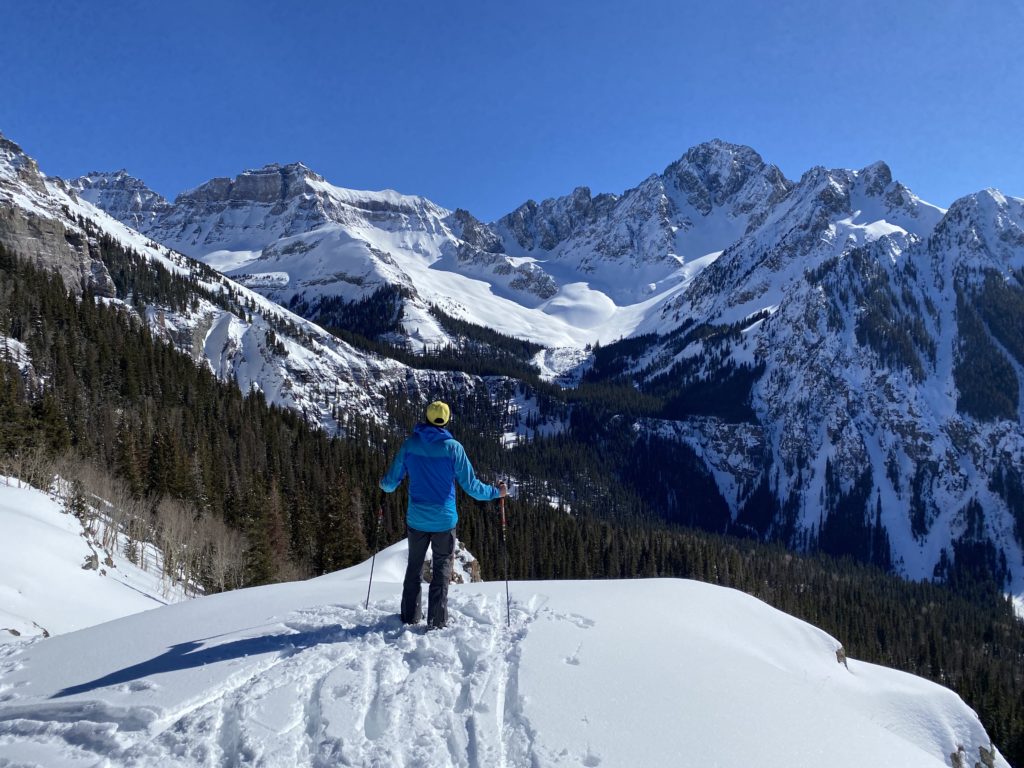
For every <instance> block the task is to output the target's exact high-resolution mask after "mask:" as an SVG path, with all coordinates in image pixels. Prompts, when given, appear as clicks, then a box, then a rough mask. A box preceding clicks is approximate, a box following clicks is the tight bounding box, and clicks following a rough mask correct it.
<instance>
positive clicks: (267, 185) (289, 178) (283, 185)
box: [175, 163, 324, 204]
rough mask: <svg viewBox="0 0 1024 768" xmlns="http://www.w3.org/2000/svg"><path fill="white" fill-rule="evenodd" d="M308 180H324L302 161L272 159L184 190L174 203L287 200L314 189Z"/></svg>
mask: <svg viewBox="0 0 1024 768" xmlns="http://www.w3.org/2000/svg"><path fill="white" fill-rule="evenodd" d="M310 181H317V182H323V181H324V179H323V177H322V176H320V175H319V174H316V173H314V172H313V171H311V170H310V169H309V168H308V167H307V166H305V165H303V164H302V163H288V164H287V165H281V164H278V163H271V164H269V165H265V166H263V167H262V168H257V169H254V170H248V171H245V172H243V173H240V174H238V175H237V176H235V178H233V179H230V178H227V177H219V178H215V179H211V180H210V181H208V182H206V183H205V184H201V185H200V186H198V187H196V188H195V189H193V190H191V191H189V192H183V193H182V194H181V195H179V196H178V198H177V199H176V200H175V203H176V204H180V203H189V202H195V203H224V202H230V203H234V204H245V203H258V204H274V203H286V202H288V201H290V200H291V199H293V198H295V197H297V196H299V195H303V194H309V193H311V192H313V191H314V190H313V188H312V187H311V186H310V185H309V182H310Z"/></svg>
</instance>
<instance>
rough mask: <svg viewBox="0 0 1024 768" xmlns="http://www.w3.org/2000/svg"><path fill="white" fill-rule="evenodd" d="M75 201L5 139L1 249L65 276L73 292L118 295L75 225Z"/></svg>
mask: <svg viewBox="0 0 1024 768" xmlns="http://www.w3.org/2000/svg"><path fill="white" fill-rule="evenodd" d="M72 205H74V201H73V200H72V199H71V198H70V197H69V196H68V194H67V193H66V192H65V190H64V188H63V186H62V185H60V184H59V183H51V182H49V181H48V180H47V179H46V177H44V176H43V175H42V174H41V173H40V172H39V166H38V165H36V162H35V160H33V159H32V158H30V157H28V155H26V154H25V153H24V152H22V150H21V148H20V147H19V146H18V145H17V144H15V143H14V142H13V141H10V140H9V139H6V138H4V136H3V135H0V244H2V245H3V246H4V247H6V248H7V249H9V250H11V251H13V252H15V253H19V254H21V255H22V256H23V257H24V258H28V259H31V260H32V261H33V262H35V263H36V264H39V265H41V266H44V267H46V268H48V269H52V270H54V271H55V272H58V273H60V275H61V277H62V278H63V279H64V283H65V284H66V285H67V286H68V288H69V289H70V290H73V291H76V292H81V291H82V290H84V289H86V288H89V289H91V290H93V291H94V292H95V293H96V294H98V295H100V296H112V295H113V290H114V288H113V282H112V281H111V279H110V275H109V274H108V273H107V271H106V269H105V268H104V267H103V264H102V263H101V262H99V260H98V259H97V258H96V257H95V253H94V252H93V251H92V250H91V249H90V243H89V241H88V239H87V238H85V237H84V236H83V234H82V232H81V230H80V229H78V228H77V227H76V226H75V225H74V224H73V223H72V222H71V221H70V220H69V218H70V213H69V212H70V208H69V206H72Z"/></svg>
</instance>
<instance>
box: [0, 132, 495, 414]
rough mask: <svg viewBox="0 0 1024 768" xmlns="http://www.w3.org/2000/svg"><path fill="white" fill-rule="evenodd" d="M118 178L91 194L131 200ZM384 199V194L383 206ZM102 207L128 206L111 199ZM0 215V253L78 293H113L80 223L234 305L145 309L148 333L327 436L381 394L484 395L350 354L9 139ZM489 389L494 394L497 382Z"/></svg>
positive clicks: (3, 152) (465, 381)
mask: <svg viewBox="0 0 1024 768" xmlns="http://www.w3.org/2000/svg"><path fill="white" fill-rule="evenodd" d="M289 168H290V169H291V170H289ZM295 171H296V167H290V166H289V167H284V168H281V167H278V168H277V170H274V171H272V172H269V173H271V174H272V175H275V176H277V177H278V178H280V173H279V172H287V173H291V172H295ZM302 173H305V172H304V171H303V172H302ZM116 177H117V178H116V181H117V184H114V186H113V187H112V186H111V183H113V182H111V183H107V182H103V183H101V179H100V175H99V174H93V175H91V176H90V178H92V179H93V180H94V181H95V182H96V183H95V184H94V185H93V186H92V187H90V189H92V190H93V191H97V190H99V191H103V190H106V191H107V192H110V191H111V190H112V189H113V190H115V191H117V190H118V189H119V187H118V186H117V185H118V184H119V185H121V186H123V187H125V188H127V189H129V190H130V189H136V188H137V184H136V183H135V181H134V180H132V179H131V177H128V176H127V175H126V174H117V175H116ZM303 178H305V176H304V177H303ZM80 181H81V180H80ZM107 181H109V179H108V180H107ZM76 185H77V186H79V187H80V186H81V184H79V183H78V182H76ZM300 197H301V196H300ZM389 197H390V195H389V194H388V193H382V198H381V199H382V200H386V199H389ZM100 199H101V200H114V199H120V200H123V199H125V198H124V196H123V195H120V194H117V195H106V196H101V198H100ZM0 206H5V207H6V210H7V211H8V212H9V215H8V217H7V218H4V217H2V216H0V243H4V244H6V245H8V246H9V247H10V248H11V249H12V250H13V251H14V252H15V253H22V254H25V255H36V256H37V257H38V255H39V254H40V253H41V252H42V250H41V249H43V248H45V249H47V253H48V254H49V258H50V261H49V262H44V263H47V264H48V265H49V266H51V267H52V268H53V269H55V270H57V271H59V272H60V273H61V274H62V275H63V276H64V277H65V281H66V282H67V283H68V284H69V285H70V286H72V287H75V286H79V285H81V284H83V283H85V284H88V285H90V287H91V288H92V289H93V290H94V291H95V292H96V293H98V294H100V295H101V296H107V297H110V296H113V293H114V286H113V284H112V281H111V280H110V277H109V275H108V274H107V272H106V269H105V267H103V265H102V263H101V262H99V261H98V259H97V258H96V256H95V243H94V242H92V241H91V239H90V238H91V237H92V236H91V235H90V234H89V233H88V232H86V231H85V230H83V229H82V227H81V226H80V225H79V221H80V220H83V221H86V222H88V227H90V228H92V230H95V231H98V232H99V233H102V234H104V235H107V236H109V237H111V238H113V239H114V240H115V241H117V242H118V243H120V244H121V245H122V246H123V247H125V248H126V249H128V250H130V251H134V252H135V253H138V254H140V255H142V256H143V257H145V258H146V259H149V260H150V261H152V262H153V263H156V264H159V265H160V266H162V267H164V268H166V269H168V270H170V271H171V272H174V273H176V274H179V275H183V276H189V277H191V278H193V279H194V280H195V281H196V283H197V285H198V286H199V287H200V288H201V289H203V290H204V291H206V292H207V293H208V294H209V295H212V296H214V297H217V296H221V297H229V296H230V297H234V298H233V299H232V301H233V302H234V304H235V305H237V306H236V308H234V309H231V308H226V307H225V305H224V302H220V303H218V302H214V301H211V300H209V299H207V298H203V297H197V300H196V301H195V302H192V303H190V306H189V307H188V308H187V309H185V310H184V311H182V312H180V313H179V312H176V311H172V310H171V309H169V308H167V307H150V308H149V309H148V310H147V312H146V319H147V321H148V322H149V325H150V327H151V328H152V329H153V331H154V332H156V333H157V334H159V335H160V336H162V337H164V338H166V339H168V340H169V341H171V342H173V343H174V344H175V345H176V346H177V347H178V348H179V349H180V350H181V351H183V352H185V353H186V354H189V355H190V356H191V357H192V358H193V359H194V360H195V361H196V362H197V363H201V364H206V365H208V366H209V367H210V369H211V370H212V371H213V372H214V373H215V374H216V375H217V376H218V377H219V378H221V379H222V380H227V381H234V382H235V383H237V385H238V386H239V388H240V389H241V390H242V391H243V392H248V391H250V390H251V389H252V388H253V387H255V388H256V389H258V390H259V391H261V392H262V393H263V395H264V396H265V397H266V399H267V401H268V402H270V403H272V404H275V405H279V406H282V407H286V408H290V409H292V410H295V411H298V412H299V413H301V414H303V415H304V417H305V418H306V419H307V420H308V421H309V422H311V423H313V424H318V425H321V426H323V427H324V428H326V429H327V430H328V431H329V432H332V433H336V432H340V431H343V430H344V426H343V424H344V422H345V420H346V418H347V416H348V415H349V414H351V413H355V412H358V413H360V414H361V415H363V416H365V417H370V418H378V419H385V418H386V414H385V413H384V411H383V393H384V391H385V390H390V391H404V392H407V393H408V394H409V395H410V396H413V397H420V396H421V395H422V396H423V397H426V396H427V394H429V393H430V392H431V391H433V390H434V389H436V387H437V386H438V384H439V383H440V382H441V380H442V379H443V380H444V382H445V383H447V384H449V385H451V386H456V387H464V388H466V389H472V388H474V387H479V386H488V384H487V383H485V382H483V381H482V380H480V379H478V378H474V377H470V376H466V375H462V374H444V375H441V374H436V373H434V372H430V371H417V370H412V369H409V368H408V367H407V366H405V365H402V364H400V363H397V362H395V361H393V360H388V359H383V358H379V357H377V356H374V355H369V354H365V353H362V352H359V351H357V350H355V349H354V348H352V347H351V346H350V345H348V344H346V343H345V342H343V341H341V340H339V339H337V338H336V337H335V336H333V335H331V334H329V333H327V332H326V331H325V330H323V329H322V328H320V327H319V326H317V325H316V324H314V323H311V322H310V321H308V320H306V319H304V318H302V317H299V316H298V315H296V314H294V313H292V312H290V311H288V310H287V309H285V308H284V307H282V306H280V305H279V304H277V303H275V302H273V301H271V300H270V299H268V298H267V297H265V296H264V295H262V294H260V293H257V292H255V291H252V290H250V289H248V288H246V287H245V286H243V285H240V284H238V283H235V282H233V281H231V280H229V279H227V278H224V277H222V276H220V275H218V274H216V273H215V272H212V271H210V270H205V271H204V270H203V269H200V267H201V266H202V265H200V264H197V263H195V262H194V261H193V260H192V259H190V258H188V257H186V256H184V255H182V254H181V253H178V252H176V251H174V250H172V249H171V248H168V247H167V246H165V245H159V244H157V243H156V242H155V241H154V240H153V239H152V238H150V237H147V236H145V235H143V234H140V233H139V232H137V231H135V230H133V229H131V228H130V227H128V226H126V225H125V224H124V223H122V222H121V221H118V220H116V219H115V218H113V217H112V216H111V215H109V214H108V213H106V212H105V211H102V210H100V209H98V208H96V207H94V206H93V205H92V204H91V203H89V202H88V201H87V200H86V199H84V195H80V194H78V193H76V192H75V191H74V189H72V188H70V187H69V186H68V185H66V184H65V183H64V182H62V181H61V180H59V179H56V180H55V179H49V178H47V177H46V176H44V175H43V174H42V173H41V172H40V171H39V169H38V167H37V165H36V164H35V162H34V161H33V160H31V159H30V158H28V156H27V155H25V154H24V152H22V150H21V149H20V148H19V147H18V146H17V145H15V144H14V143H13V142H9V141H7V140H6V139H2V141H0ZM40 232H42V233H43V235H44V236H43V237H41V236H40V234H39V233H40ZM227 304H229V305H230V304H231V302H227ZM129 311H132V310H129ZM424 314H425V315H426V313H424ZM427 316H428V317H429V315H427ZM491 385H492V386H500V382H497V381H496V382H492V383H491Z"/></svg>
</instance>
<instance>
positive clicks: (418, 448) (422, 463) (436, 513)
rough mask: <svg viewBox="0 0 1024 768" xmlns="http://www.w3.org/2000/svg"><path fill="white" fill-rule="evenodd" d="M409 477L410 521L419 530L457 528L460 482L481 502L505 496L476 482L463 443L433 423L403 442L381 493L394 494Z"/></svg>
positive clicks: (484, 484)
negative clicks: (457, 486) (458, 487)
mask: <svg viewBox="0 0 1024 768" xmlns="http://www.w3.org/2000/svg"><path fill="white" fill-rule="evenodd" d="M406 476H408V477H409V509H408V512H407V513H406V522H407V523H408V524H409V527H410V528H415V529H416V530H417V531H429V532H437V531H447V530H450V529H452V528H454V527H455V523H457V522H458V520H459V515H458V513H457V512H456V511H455V481H456V480H458V481H459V485H461V486H462V490H464V491H465V492H466V493H468V494H469V495H470V496H472V497H473V498H474V499H476V500H477V501H490V500H491V499H497V498H498V497H499V496H501V491H499V490H498V489H497V488H495V487H494V486H493V485H487V484H486V483H481V482H480V481H479V480H477V479H476V474H475V473H474V472H473V465H472V464H470V463H469V459H468V458H467V457H466V450H465V449H464V448H463V447H462V443H460V442H459V441H458V440H456V439H455V438H454V437H452V434H451V432H449V431H448V430H447V429H441V428H440V427H435V426H432V425H430V424H418V425H417V426H416V428H415V429H414V430H413V432H412V434H411V435H410V436H409V437H408V438H407V439H406V441H405V442H404V443H402V447H401V448H400V449H399V450H398V455H397V456H395V460H394V461H392V462H391V466H390V467H389V468H388V471H387V474H386V475H384V478H383V479H382V480H381V481H380V487H381V490H383V491H384V492H386V493H391V492H392V491H394V490H395V489H396V488H398V486H399V485H401V483H402V481H403V480H404V479H405V478H406Z"/></svg>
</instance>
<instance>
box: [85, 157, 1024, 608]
mask: <svg viewBox="0 0 1024 768" xmlns="http://www.w3.org/2000/svg"><path fill="white" fill-rule="evenodd" d="M67 186H68V188H69V189H70V190H74V191H75V192H77V194H78V196H79V197H80V198H81V199H84V200H87V201H89V202H91V203H93V204H95V205H96V206H98V207H100V208H102V209H104V210H105V211H107V212H108V213H109V214H110V215H111V216H113V217H114V218H117V219H119V220H120V221H122V222H124V223H126V224H128V225H131V226H134V227H136V228H137V229H138V230H139V231H140V232H142V233H143V234H145V235H146V236H147V237H150V238H152V239H153V240H155V241H157V242H159V243H161V244H163V245H165V246H167V247H170V248H173V249H175V250H177V251H180V252H182V253H185V254H187V255H189V256H192V257H193V258H196V259H198V260H201V261H203V262H205V263H208V264H210V265H212V266H214V267H215V268H217V269H219V270H222V271H224V272H225V273H226V274H227V275H229V276H231V277H232V278H233V279H235V280H237V281H238V282H240V283H242V284H243V285H246V286H248V287H250V288H252V289H253V290H255V291H257V292H259V293H261V294H263V295H264V296H266V297H268V298H270V299H272V300H273V301H275V302H277V303H280V304H283V305H285V306H292V307H297V308H299V309H300V310H301V311H302V312H303V314H305V315H306V316H307V317H309V318H311V319H313V320H320V319H323V318H324V317H325V314H326V313H325V312H324V311H322V308H323V307H325V306H327V305H328V304H329V303H330V302H331V301H332V300H335V299H340V300H341V301H343V302H352V301H357V300H366V299H367V298H368V297H370V296H371V295H372V294H373V293H374V292H375V291H378V290H380V289H381V288H386V287H391V288H400V289H401V291H402V293H401V309H400V314H399V323H398V325H397V326H396V329H395V332H394V333H392V334H391V336H390V338H391V339H392V341H396V340H399V341H401V342H402V343H403V344H404V345H407V346H411V347H412V348H418V349H424V348H427V347H429V346H430V345H437V344H445V343H449V342H450V341H451V340H452V334H451V333H450V332H449V331H447V330H446V329H445V327H444V326H443V324H442V323H439V322H438V320H437V317H436V314H434V313H432V312H431V307H437V308H439V309H441V310H442V311H443V312H444V313H445V314H446V315H451V316H454V317H456V318H459V319H461V320H464V321H468V322H471V323H474V324H477V325H481V326H485V327H488V328H491V329H494V330H498V331H501V332H502V333H505V334H508V335H511V336H516V337H519V338H527V339H529V340H531V341H534V342H537V343H539V344H541V345H542V346H543V347H544V350H543V351H542V352H540V353H539V354H538V355H537V357H536V358H535V359H534V360H533V362H534V363H535V364H536V365H537V367H538V368H539V370H541V371H542V372H543V373H544V374H546V376H547V377H548V378H553V377H561V378H560V379H559V380H560V381H562V382H565V381H570V382H571V381H578V380H579V379H580V378H581V377H584V378H585V379H586V378H588V377H589V379H591V380H598V379H600V378H602V375H603V376H604V378H606V379H607V378H609V374H608V373H607V372H608V371H612V372H614V377H615V379H616V380H619V381H622V380H625V381H628V382H629V383H630V384H631V385H632V386H635V387H637V388H639V389H640V390H641V391H646V392H651V393H659V394H663V395H664V396H665V399H666V400H667V402H668V403H669V404H670V407H668V408H666V409H665V412H664V413H661V414H656V416H660V417H661V418H657V417H656V418H638V419H636V420H635V422H634V423H633V428H634V429H635V430H636V431H637V432H638V434H656V435H659V436H662V437H667V438H669V439H672V440H676V441H681V442H682V443H685V444H686V445H688V446H690V447H691V448H692V449H693V450H694V451H695V452H696V453H697V454H698V455H699V456H700V458H701V460H702V461H703V463H704V465H705V466H706V469H707V471H708V472H709V473H711V474H712V475H713V477H714V478H715V481H716V485H717V487H718V489H719V492H720V493H721V495H722V497H723V499H724V501H725V503H726V504H727V505H728V508H729V511H730V515H731V518H732V523H733V527H734V528H736V527H739V528H745V529H747V530H749V531H750V532H751V533H752V534H753V535H757V536H759V537H766V538H775V539H781V540H783V541H785V542H786V543H788V544H790V545H797V546H804V545H808V543H811V544H817V545H819V546H825V547H829V546H832V547H833V548H836V549H838V550H843V549H844V548H852V549H853V550H855V553H856V554H858V555H859V556H862V557H864V558H865V559H874V560H876V561H878V562H879V563H881V564H883V565H887V566H891V567H894V568H895V569H896V570H897V571H899V572H902V573H904V574H906V575H909V576H912V577H915V578H927V577H931V576H933V575H935V574H936V573H938V572H940V571H941V570H942V569H943V568H944V567H947V566H948V564H949V563H950V562H953V561H954V560H955V559H956V556H957V555H958V554H959V556H960V559H961V561H963V562H965V563H966V562H967V561H968V560H970V559H973V560H977V561H978V563H977V565H978V567H981V568H984V569H988V570H991V571H993V572H994V573H997V574H998V575H999V578H1000V579H1003V578H1006V579H1008V580H1009V582H1010V583H1012V584H1013V589H1014V591H1015V592H1017V593H1020V592H1021V591H1022V590H1024V559H1022V548H1021V533H1022V528H1024V506H1022V505H1024V501H1022V496H1024V494H1022V492H1021V489H1022V488H1024V479H1022V474H1021V467H1022V466H1024V428H1022V424H1024V418H1022V415H1024V411H1022V408H1024V404H1022V401H1024V398H1022V396H1021V392H1022V388H1024V368H1022V366H1024V309H1022V308H1024V287H1022V270H1024V227H1022V223H1024V203H1022V201H1021V200H1018V199H1015V198H1011V197H1007V196H1004V195H1003V194H1001V193H999V192H998V191H996V190H984V191H981V192H978V193H975V194H971V195H967V196H966V197H964V198H961V199H959V200H957V201H956V202H955V203H954V204H953V205H952V206H951V207H950V208H949V210H943V209H941V208H939V207H938V206H935V205H932V204H929V203H927V202H925V201H923V200H921V199H920V198H918V197H917V196H916V195H914V194H913V193H912V192H911V191H910V190H909V189H908V188H907V187H906V186H904V185H903V184H901V183H900V182H898V181H896V180H894V179H893V176H892V173H891V171H890V169H889V168H888V166H886V165H885V164H884V163H881V162H879V163H875V164H872V165H870V166H868V167H866V168H863V169H860V170H856V171H851V170H843V169H826V168H820V167H819V168H813V169H811V170H809V171H807V172H806V173H805V174H803V176H802V177H801V178H800V179H799V180H797V181H792V180H789V179H787V178H786V177H785V175H784V174H783V173H782V172H781V171H780V170H779V169H778V168H777V167H776V166H774V165H771V164H768V163H766V162H765V161H764V160H763V159H762V158H761V156H760V155H758V154H757V152H755V151H754V150H752V149H750V148H749V147H744V146H738V145H734V144H729V143H726V142H722V141H717V140H716V141H710V142H707V143H705V144H702V145H699V146H696V147H694V148H692V149H690V150H688V151H687V152H686V153H685V154H684V155H683V156H682V157H681V158H680V159H679V160H678V161H676V162H674V163H672V164H671V165H669V166H668V167H667V168H666V169H665V170H664V171H663V172H662V173H660V174H654V175H651V176H649V177H648V178H646V179H645V180H644V181H643V182H641V183H640V184H639V185H637V186H636V187H634V188H632V189H629V190H626V191H625V192H623V193H622V194H598V195H596V196H595V195H593V194H591V192H590V190H588V189H587V188H585V187H579V188H577V189H575V190H574V191H573V192H572V193H571V194H569V195H566V196H565V197H561V198H557V199H550V200H545V201H543V202H540V203H537V202H534V201H528V202H526V203H524V204H523V205H521V206H519V207H518V208H517V209H516V210H514V211H512V212H511V213H509V214H508V215H506V216H503V217H501V218H500V219H498V220H497V221H494V222H490V223H483V222H481V221H479V220H478V219H476V218H475V217H474V216H473V215H472V214H471V213H470V212H468V211H467V210H463V209H458V210H455V211H450V210H447V209H444V208H442V207H440V206H438V205H435V204H433V203H432V202H430V201H429V200H426V199H424V198H422V197H414V196H407V195H400V194H398V193H395V192H391V191H385V192H358V191H353V190H347V189H342V188H339V187H335V186H333V185H331V184H329V183H328V182H326V181H325V180H324V179H323V178H322V177H320V176H318V175H317V174H315V173H314V172H313V171H311V170H310V169H308V168H306V167H305V166H303V165H302V164H292V165H285V166H279V165H270V166H266V167H264V168H262V169H259V170H256V171H248V172H245V173H242V174H240V175H239V176H237V177H236V178H234V179H214V180H212V181H210V182H207V183H206V184H203V185H201V186H200V187H198V188H197V189H195V190H192V191H190V192H186V193H183V194H182V195H179V196H178V197H177V198H176V199H175V200H174V201H173V202H168V201H167V200H165V199H163V198H162V197H160V196H159V195H157V194H156V193H154V192H152V191H151V190H149V189H148V188H147V187H146V186H145V185H144V184H143V183H142V182H140V181H139V180H137V179H134V178H132V177H131V176H129V175H127V174H126V173H125V172H123V171H122V172H118V173H116V174H99V173H94V174H89V175H87V176H83V177H81V178H79V179H76V180H73V181H70V182H68V183H67ZM620 340H621V341H620ZM617 342H618V343H617ZM593 345H599V347H600V349H599V350H598V352H596V353H595V352H594V351H593ZM588 348H589V349H588ZM595 363H600V366H599V370H598V369H594V370H589V371H588V369H589V368H591V367H592V366H594V365H595ZM737 405H739V406H740V407H737ZM666 417H667V418H666ZM851 540H852V542H851Z"/></svg>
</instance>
